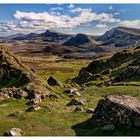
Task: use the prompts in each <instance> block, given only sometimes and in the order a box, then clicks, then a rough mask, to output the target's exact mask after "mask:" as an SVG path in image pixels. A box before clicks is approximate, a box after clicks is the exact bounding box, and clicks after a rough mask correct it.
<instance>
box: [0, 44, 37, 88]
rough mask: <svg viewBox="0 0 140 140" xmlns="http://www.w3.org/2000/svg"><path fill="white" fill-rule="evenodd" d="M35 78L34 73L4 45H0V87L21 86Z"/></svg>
mask: <svg viewBox="0 0 140 140" xmlns="http://www.w3.org/2000/svg"><path fill="white" fill-rule="evenodd" d="M36 80H37V78H36V75H35V74H34V73H33V72H32V71H31V70H30V69H29V68H27V67H26V66H24V65H23V64H22V63H21V62H20V61H19V59H18V58H17V57H16V56H15V55H13V54H12V53H11V52H10V51H9V50H8V49H7V48H6V47H3V46H0V87H1V88H2V87H13V86H15V87H21V86H24V85H26V84H28V83H30V82H33V81H34V82H35V81H36Z"/></svg>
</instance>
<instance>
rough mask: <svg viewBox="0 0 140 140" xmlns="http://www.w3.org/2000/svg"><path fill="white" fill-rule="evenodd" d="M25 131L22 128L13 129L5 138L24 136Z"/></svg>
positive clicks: (6, 133) (5, 134)
mask: <svg viewBox="0 0 140 140" xmlns="http://www.w3.org/2000/svg"><path fill="white" fill-rule="evenodd" d="M22 134H23V131H22V130H21V129H20V128H11V129H10V130H9V131H7V132H5V133H4V135H3V136H22Z"/></svg>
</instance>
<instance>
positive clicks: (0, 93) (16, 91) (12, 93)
mask: <svg viewBox="0 0 140 140" xmlns="http://www.w3.org/2000/svg"><path fill="white" fill-rule="evenodd" d="M27 97H28V93H27V92H25V91H23V90H22V89H20V88H2V89H0V100H4V99H8V98H16V99H19V98H27Z"/></svg>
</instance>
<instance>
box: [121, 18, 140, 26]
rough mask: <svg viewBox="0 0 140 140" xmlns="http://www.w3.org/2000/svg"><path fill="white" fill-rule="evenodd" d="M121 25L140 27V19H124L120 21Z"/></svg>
mask: <svg viewBox="0 0 140 140" xmlns="http://www.w3.org/2000/svg"><path fill="white" fill-rule="evenodd" d="M119 25H120V26H126V27H133V28H140V20H124V21H122V22H120V23H119Z"/></svg>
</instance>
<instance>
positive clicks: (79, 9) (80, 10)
mask: <svg viewBox="0 0 140 140" xmlns="http://www.w3.org/2000/svg"><path fill="white" fill-rule="evenodd" d="M91 11H92V9H90V8H75V9H72V10H71V12H72V13H75V12H77V13H81V12H91Z"/></svg>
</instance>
